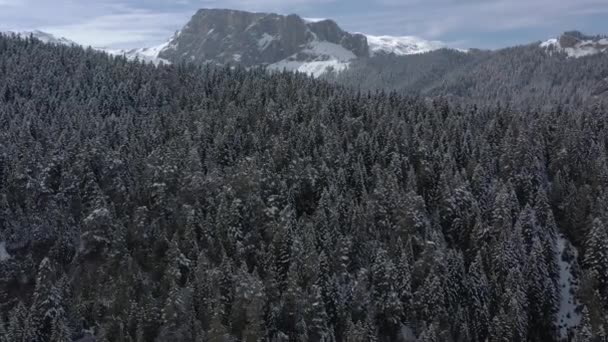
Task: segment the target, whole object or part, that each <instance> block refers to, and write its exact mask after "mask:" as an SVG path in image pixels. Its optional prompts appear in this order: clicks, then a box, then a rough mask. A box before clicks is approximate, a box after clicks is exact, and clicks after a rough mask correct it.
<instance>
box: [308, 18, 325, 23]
mask: <svg viewBox="0 0 608 342" xmlns="http://www.w3.org/2000/svg"><path fill="white" fill-rule="evenodd" d="M302 20H304V21H305V22H307V23H318V22H321V21H325V20H327V19H325V18H302Z"/></svg>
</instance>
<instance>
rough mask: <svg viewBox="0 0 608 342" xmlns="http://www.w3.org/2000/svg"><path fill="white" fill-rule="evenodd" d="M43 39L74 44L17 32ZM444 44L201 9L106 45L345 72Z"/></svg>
mask: <svg viewBox="0 0 608 342" xmlns="http://www.w3.org/2000/svg"><path fill="white" fill-rule="evenodd" d="M15 34H17V35H19V36H22V37H26V36H30V35H33V36H34V37H36V38H38V39H40V40H41V41H43V42H48V43H56V44H76V43H74V42H72V41H70V40H68V39H65V38H56V37H55V36H53V35H52V34H48V33H46V32H42V31H31V32H19V33H15ZM444 47H445V44H443V43H441V42H437V41H426V40H423V39H420V38H417V37H413V36H404V37H391V36H372V35H365V34H361V33H349V32H346V31H344V30H342V29H341V28H340V27H339V26H338V24H336V22H334V21H333V20H330V19H317V18H302V17H300V16H298V15H295V14H291V15H279V14H274V13H253V12H245V11H237V10H227V9H201V10H199V11H198V12H196V14H195V15H194V16H193V17H192V18H191V20H190V21H189V22H188V23H187V24H186V25H185V26H184V27H183V28H182V29H181V30H180V31H178V32H177V33H176V34H175V35H174V36H173V37H171V38H170V39H168V40H167V41H166V42H164V43H162V44H159V45H157V46H153V47H147V48H138V49H130V50H129V49H123V50H120V49H110V48H103V47H96V48H95V49H97V50H100V51H105V52H107V53H108V54H111V55H114V56H124V57H126V58H128V59H130V60H135V59H138V60H141V61H145V62H151V63H154V64H157V65H158V64H160V63H164V64H170V63H176V62H189V63H198V64H206V63H212V64H227V63H239V64H241V65H243V66H245V67H253V66H266V67H268V69H271V70H287V71H299V72H304V73H307V74H311V75H314V76H319V75H321V74H324V73H326V72H328V71H332V70H333V71H336V72H339V71H343V70H345V69H347V68H348V67H349V66H350V64H351V63H352V62H353V61H354V60H357V59H365V58H369V57H373V56H375V55H380V54H395V55H409V54H419V53H424V52H429V51H433V50H437V49H440V48H444Z"/></svg>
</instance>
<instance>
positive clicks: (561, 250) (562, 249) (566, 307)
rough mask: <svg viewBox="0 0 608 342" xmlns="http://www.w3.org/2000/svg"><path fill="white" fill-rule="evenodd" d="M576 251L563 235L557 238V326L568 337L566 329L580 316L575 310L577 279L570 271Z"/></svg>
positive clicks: (577, 321)
mask: <svg viewBox="0 0 608 342" xmlns="http://www.w3.org/2000/svg"><path fill="white" fill-rule="evenodd" d="M577 258H578V251H577V250H576V248H574V246H572V245H571V244H570V242H569V241H568V240H567V239H566V237H565V236H564V235H560V236H559V237H558V239H557V260H558V264H559V288H560V304H559V312H558V315H557V326H558V327H559V332H560V335H561V337H562V338H564V339H566V338H568V331H571V330H573V328H574V327H576V326H577V325H578V324H579V323H580V321H581V317H580V315H579V313H578V311H577V307H578V306H579V304H580V303H579V302H578V300H577V299H576V297H575V293H576V291H577V290H578V279H576V277H575V276H574V274H573V273H572V266H573V264H574V263H576V260H577Z"/></svg>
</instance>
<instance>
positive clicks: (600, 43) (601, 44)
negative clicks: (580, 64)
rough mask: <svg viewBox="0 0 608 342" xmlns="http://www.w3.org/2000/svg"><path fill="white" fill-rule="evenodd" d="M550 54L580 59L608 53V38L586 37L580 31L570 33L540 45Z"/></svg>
mask: <svg viewBox="0 0 608 342" xmlns="http://www.w3.org/2000/svg"><path fill="white" fill-rule="evenodd" d="M540 47H542V48H545V49H547V50H548V51H549V52H553V51H558V52H563V53H565V54H566V55H568V57H571V58H580V57H585V56H591V55H596V54H598V53H605V52H608V37H601V36H596V37H591V36H586V35H584V34H582V33H580V32H578V31H570V32H566V33H564V34H562V35H561V36H560V37H559V38H553V39H549V40H547V41H544V42H542V43H541V44H540Z"/></svg>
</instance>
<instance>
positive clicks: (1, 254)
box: [0, 241, 11, 262]
mask: <svg viewBox="0 0 608 342" xmlns="http://www.w3.org/2000/svg"><path fill="white" fill-rule="evenodd" d="M10 258H11V255H10V254H8V251H7V250H6V242H5V241H2V242H0V262H3V261H6V260H8V259H10Z"/></svg>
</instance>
